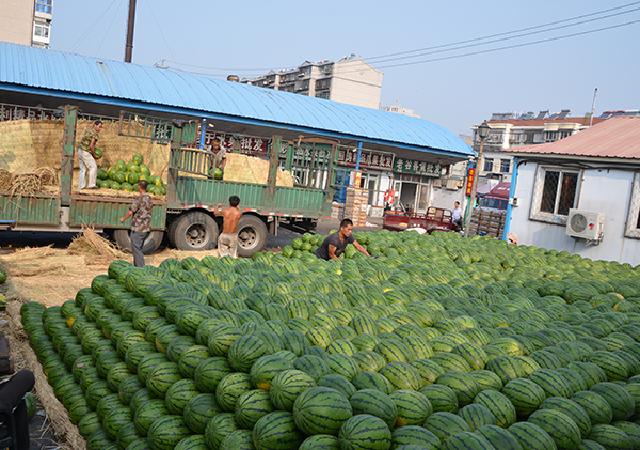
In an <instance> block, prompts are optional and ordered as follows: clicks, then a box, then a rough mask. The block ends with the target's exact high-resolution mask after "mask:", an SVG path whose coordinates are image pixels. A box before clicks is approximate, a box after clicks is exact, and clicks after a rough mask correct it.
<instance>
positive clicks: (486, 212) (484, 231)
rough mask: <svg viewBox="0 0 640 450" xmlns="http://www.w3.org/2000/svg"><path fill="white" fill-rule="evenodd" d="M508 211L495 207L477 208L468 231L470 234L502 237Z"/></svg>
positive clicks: (472, 215)
mask: <svg viewBox="0 0 640 450" xmlns="http://www.w3.org/2000/svg"><path fill="white" fill-rule="evenodd" d="M506 217H507V212H506V211H502V210H498V209H494V208H476V209H474V210H473V213H472V214H471V220H470V221H469V228H468V229H467V230H466V233H467V234H468V235H470V236H476V235H480V236H492V237H498V238H499V237H501V236H502V231H503V230H504V224H505V221H506Z"/></svg>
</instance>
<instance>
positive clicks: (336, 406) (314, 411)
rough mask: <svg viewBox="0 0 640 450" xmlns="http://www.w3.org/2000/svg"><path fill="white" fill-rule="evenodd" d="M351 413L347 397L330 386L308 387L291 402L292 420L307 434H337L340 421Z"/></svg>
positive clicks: (347, 417)
mask: <svg viewBox="0 0 640 450" xmlns="http://www.w3.org/2000/svg"><path fill="white" fill-rule="evenodd" d="M354 395H355V394H354ZM352 398H353V397H352ZM391 404H392V405H393V403H391ZM393 407H394V408H395V405H393ZM352 414H353V411H352V405H351V404H350V403H349V399H348V398H346V397H345V396H344V394H343V393H341V392H340V391H337V390H335V389H331V388H325V387H312V388H309V389H307V390H305V391H303V392H302V393H301V394H300V395H299V396H298V398H297V399H296V400H295V402H294V404H293V418H294V421H295V423H296V425H297V427H298V428H299V429H300V430H302V431H303V432H305V433H307V434H337V433H338V431H339V430H340V426H341V425H342V423H343V422H344V421H345V420H347V419H349V418H350V417H351V415H352ZM394 421H395V417H394Z"/></svg>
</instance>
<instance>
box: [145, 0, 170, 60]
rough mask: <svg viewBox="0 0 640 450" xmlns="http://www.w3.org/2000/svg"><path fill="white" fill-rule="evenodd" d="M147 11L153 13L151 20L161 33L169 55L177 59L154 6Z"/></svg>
mask: <svg viewBox="0 0 640 450" xmlns="http://www.w3.org/2000/svg"><path fill="white" fill-rule="evenodd" d="M140 9H142V0H140ZM147 9H148V10H149V11H150V12H151V18H152V19H153V21H154V23H155V24H156V27H157V28H158V31H159V32H160V37H161V38H162V41H163V42H164V45H165V46H166V49H167V50H168V51H169V55H171V57H172V58H175V54H174V53H173V48H172V47H171V45H170V44H169V40H168V39H167V37H166V36H165V34H164V30H163V29H162V27H161V26H160V21H159V20H158V16H156V13H155V11H154V8H153V5H151V6H150V7H149V8H147Z"/></svg>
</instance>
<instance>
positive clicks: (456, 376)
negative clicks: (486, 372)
mask: <svg viewBox="0 0 640 450" xmlns="http://www.w3.org/2000/svg"><path fill="white" fill-rule="evenodd" d="M436 383H437V384H441V385H443V386H449V387H450V388H451V389H452V390H453V392H455V393H456V396H457V397H458V403H459V404H460V405H467V404H469V403H471V402H472V401H473V398H474V397H475V396H476V394H477V393H478V392H479V388H478V384H477V383H476V382H475V381H474V380H473V378H472V377H471V376H469V374H467V373H462V372H446V373H444V374H442V375H440V376H439V377H438V379H437V380H436Z"/></svg>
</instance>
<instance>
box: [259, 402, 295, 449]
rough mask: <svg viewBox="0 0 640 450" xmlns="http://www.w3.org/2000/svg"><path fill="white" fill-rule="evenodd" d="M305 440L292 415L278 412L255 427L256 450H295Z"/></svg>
mask: <svg viewBox="0 0 640 450" xmlns="http://www.w3.org/2000/svg"><path fill="white" fill-rule="evenodd" d="M303 440H304V436H303V434H302V433H301V432H300V431H298V429H297V428H296V424H295V422H294V418H293V416H292V415H291V413H289V412H286V411H276V412H272V413H270V414H267V415H266V416H264V417H262V418H261V419H260V420H258V421H257V422H256V424H255V426H254V427H253V445H254V447H255V448H256V450H295V449H297V448H299V447H300V445H301V444H302V441H303Z"/></svg>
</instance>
